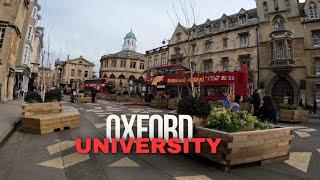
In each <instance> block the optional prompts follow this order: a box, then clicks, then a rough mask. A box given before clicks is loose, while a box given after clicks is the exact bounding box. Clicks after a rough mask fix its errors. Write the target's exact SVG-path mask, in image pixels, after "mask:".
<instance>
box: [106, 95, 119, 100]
mask: <svg viewBox="0 0 320 180" xmlns="http://www.w3.org/2000/svg"><path fill="white" fill-rule="evenodd" d="M105 100H107V101H117V95H116V94H107V95H106V98H105Z"/></svg>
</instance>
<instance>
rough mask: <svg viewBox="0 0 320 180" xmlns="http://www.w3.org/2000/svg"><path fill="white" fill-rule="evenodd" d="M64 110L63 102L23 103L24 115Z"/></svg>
mask: <svg viewBox="0 0 320 180" xmlns="http://www.w3.org/2000/svg"><path fill="white" fill-rule="evenodd" d="M60 112H62V105H61V103H56V102H53V103H32V104H27V103H26V104H22V117H28V116H34V115H42V114H52V113H60Z"/></svg>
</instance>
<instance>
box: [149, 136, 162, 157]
mask: <svg viewBox="0 0 320 180" xmlns="http://www.w3.org/2000/svg"><path fill="white" fill-rule="evenodd" d="M165 145H166V141H165V140H164V139H162V138H154V139H152V140H151V153H152V154H156V153H157V150H159V152H160V153H161V154H165V153H166V151H165V150H164V146H165Z"/></svg>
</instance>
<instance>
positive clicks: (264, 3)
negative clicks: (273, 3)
mask: <svg viewBox="0 0 320 180" xmlns="http://www.w3.org/2000/svg"><path fill="white" fill-rule="evenodd" d="M263 11H264V14H268V12H269V9H268V3H267V2H263Z"/></svg>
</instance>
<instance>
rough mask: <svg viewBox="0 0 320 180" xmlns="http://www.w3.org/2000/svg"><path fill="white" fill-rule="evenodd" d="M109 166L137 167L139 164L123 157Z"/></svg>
mask: <svg viewBox="0 0 320 180" xmlns="http://www.w3.org/2000/svg"><path fill="white" fill-rule="evenodd" d="M109 166H110V167H139V164H137V163H136V162H134V161H133V160H131V159H130V158H128V157H124V158H122V159H120V160H118V161H116V162H114V163H112V164H110V165H109Z"/></svg>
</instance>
